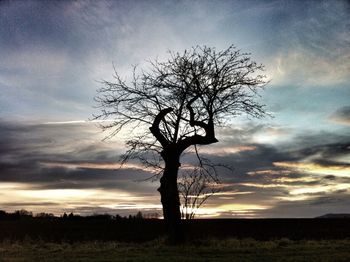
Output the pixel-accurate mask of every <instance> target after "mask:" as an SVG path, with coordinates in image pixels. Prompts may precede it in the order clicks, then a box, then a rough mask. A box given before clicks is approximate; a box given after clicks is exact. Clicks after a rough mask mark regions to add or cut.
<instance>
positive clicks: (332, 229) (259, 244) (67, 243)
mask: <svg viewBox="0 0 350 262" xmlns="http://www.w3.org/2000/svg"><path fill="white" fill-rule="evenodd" d="M184 227H185V230H186V235H187V239H186V242H185V243H184V244H182V245H180V246H169V245H167V244H166V241H165V230H164V224H163V221H162V220H157V219H154V220H148V219H139V220H138V219H123V220H119V221H116V220H113V219H91V218H74V219H70V220H69V219H68V220H64V219H61V218H48V219H38V218H27V219H23V218H22V219H15V220H0V262H1V261H350V220H349V219H208V220H192V221H185V223H184Z"/></svg>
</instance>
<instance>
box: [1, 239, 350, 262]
mask: <svg viewBox="0 0 350 262" xmlns="http://www.w3.org/2000/svg"><path fill="white" fill-rule="evenodd" d="M0 261H332V262H333V261H350V240H316V241H312V240H299V241H291V240H288V239H279V240H273V241H272V240H270V241H257V240H253V239H243V240H238V239H226V240H217V239H209V240H201V241H198V240H197V241H195V242H191V243H187V244H184V245H182V246H167V245H165V244H164V240H163V239H157V240H153V241H149V242H144V243H138V244H136V243H122V242H112V241H109V242H91V241H90V242H75V243H71V244H69V243H46V242H43V241H34V240H30V239H27V240H24V241H20V242H17V241H6V240H5V241H3V242H1V243H0Z"/></svg>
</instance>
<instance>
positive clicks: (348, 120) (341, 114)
mask: <svg viewBox="0 0 350 262" xmlns="http://www.w3.org/2000/svg"><path fill="white" fill-rule="evenodd" d="M329 120H330V121H331V122H333V123H336V124H340V125H346V126H349V125H350V106H344V107H341V108H339V109H338V110H337V111H335V112H334V113H333V114H332V115H331V116H330V117H329Z"/></svg>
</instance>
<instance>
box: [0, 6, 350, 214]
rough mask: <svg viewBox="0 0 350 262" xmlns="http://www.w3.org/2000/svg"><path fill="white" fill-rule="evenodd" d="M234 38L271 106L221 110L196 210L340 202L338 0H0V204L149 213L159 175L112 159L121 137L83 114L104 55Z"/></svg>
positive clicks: (161, 52) (346, 115)
mask: <svg viewBox="0 0 350 262" xmlns="http://www.w3.org/2000/svg"><path fill="white" fill-rule="evenodd" d="M231 44H234V45H235V46H236V47H237V48H238V49H240V50H242V52H249V53H251V57H252V59H253V60H255V61H257V62H259V63H262V64H264V65H265V68H266V71H265V74H266V76H267V78H268V79H269V81H270V82H269V84H268V85H267V86H266V88H265V90H264V91H263V92H261V101H262V103H264V104H266V109H267V111H268V112H269V113H271V115H273V117H266V118H264V119H259V120H255V119H249V118H244V117H243V118H242V117H241V118H239V119H232V121H230V123H231V124H230V125H229V126H226V127H221V128H219V129H218V131H217V138H218V140H219V143H217V144H215V145H211V146H206V147H202V148H201V149H200V150H201V152H202V154H203V155H204V156H205V157H207V158H209V159H211V160H212V161H214V162H216V163H222V164H226V165H230V166H232V167H233V171H232V172H231V171H230V172H228V171H227V170H222V171H221V173H220V174H219V175H220V179H221V185H220V192H219V193H217V194H216V195H214V196H212V197H211V198H210V199H209V200H208V201H207V203H206V205H205V206H204V207H203V208H202V209H201V210H199V211H198V217H227V218H228V217H249V218H250V217H315V216H320V215H323V214H326V213H350V86H349V83H350V4H349V2H348V1H338V0H334V1H322V0H321V1H290V0H280V1H273V0H271V1H267V0H266V1H254V0H248V1H223V0H220V1H205V0H203V1H196V0H194V1H190V0H188V1H185V0H184V1H167V0H165V1H160V0H159V1H152V0H149V1H146V0H144V1H126V0H125V1H31V0H29V1H6V0H5V1H0V57H1V59H0V90H1V92H0V137H1V139H0V209H1V210H6V211H9V212H12V211H14V210H19V209H26V210H29V211H33V212H34V213H38V212H51V213H54V214H56V215H60V214H62V213H63V212H74V213H78V214H82V215H88V214H93V213H106V212H107V213H110V214H121V215H128V214H134V213H136V212H137V211H139V210H140V211H142V212H143V213H149V212H151V213H152V212H158V213H159V214H161V205H160V196H159V194H158V192H157V190H156V189H157V188H158V187H159V182H158V181H153V182H152V181H149V180H145V179H147V178H149V177H150V176H151V175H152V173H151V172H150V170H147V169H145V168H143V167H142V166H140V165H139V164H137V163H129V164H126V165H124V166H123V167H122V168H120V166H119V164H118V160H119V156H120V155H121V154H122V153H123V152H124V151H125V146H124V140H125V139H126V137H125V136H124V137H123V136H117V137H114V138H112V139H108V140H103V138H104V137H105V136H106V135H107V134H106V133H103V132H102V131H101V130H100V129H99V127H98V126H97V124H96V123H94V122H91V121H89V119H91V118H92V115H93V114H94V113H96V112H97V111H96V108H95V107H94V106H95V104H94V101H93V97H94V96H95V95H96V90H97V89H98V88H99V87H101V86H100V84H99V81H100V80H108V81H111V80H113V78H112V77H113V72H114V71H113V65H114V66H115V67H116V69H117V71H118V72H119V73H120V74H121V75H123V76H128V75H129V76H130V72H131V69H132V65H136V64H138V65H139V66H141V67H142V66H146V65H147V61H148V60H152V59H155V58H158V59H159V60H162V59H166V58H167V51H168V50H173V51H179V52H182V51H184V50H185V49H189V48H191V47H193V46H196V45H207V46H211V47H215V48H216V49H217V50H222V49H225V48H227V47H228V46H230V45H231Z"/></svg>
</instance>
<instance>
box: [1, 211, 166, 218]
mask: <svg viewBox="0 0 350 262" xmlns="http://www.w3.org/2000/svg"><path fill="white" fill-rule="evenodd" d="M159 217H160V216H159V214H158V213H147V214H143V213H142V212H141V211H138V212H137V213H136V214H135V215H129V216H121V215H119V214H116V215H111V214H92V215H88V216H81V215H78V214H74V213H72V212H71V213H68V214H67V213H63V214H62V215H61V216H55V215H54V214H52V213H45V212H41V213H37V214H33V212H31V211H27V210H25V209H21V210H16V211H14V212H13V213H9V212H6V211H4V210H0V220H18V219H52V220H91V219H93V220H95V219H99V220H135V219H136V220H138V219H158V218H159Z"/></svg>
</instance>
